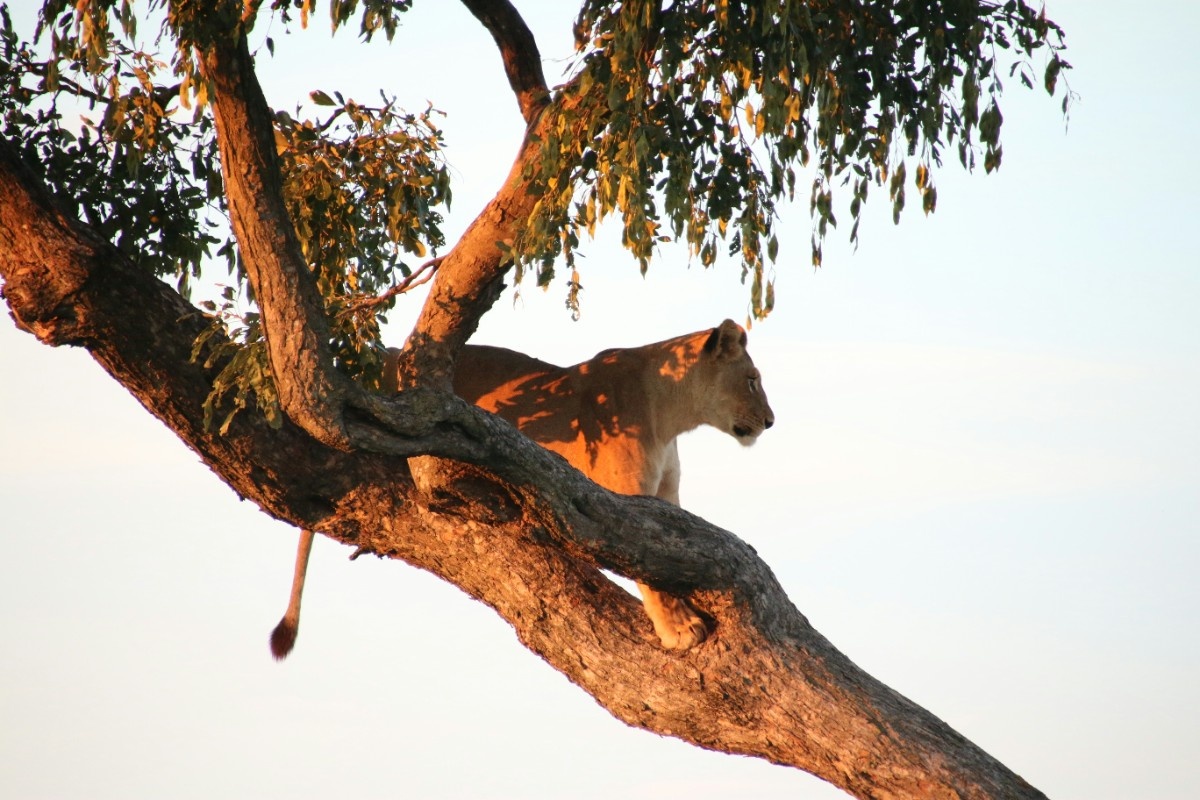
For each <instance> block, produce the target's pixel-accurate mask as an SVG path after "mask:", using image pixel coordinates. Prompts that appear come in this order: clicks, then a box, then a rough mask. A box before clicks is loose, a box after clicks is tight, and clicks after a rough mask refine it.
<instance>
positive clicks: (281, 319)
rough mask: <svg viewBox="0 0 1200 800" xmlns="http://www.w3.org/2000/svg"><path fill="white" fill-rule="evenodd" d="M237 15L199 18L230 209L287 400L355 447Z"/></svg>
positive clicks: (302, 421) (333, 441)
mask: <svg viewBox="0 0 1200 800" xmlns="http://www.w3.org/2000/svg"><path fill="white" fill-rule="evenodd" d="M202 13H203V12H202ZM236 19H237V18H236V17H232V16H231V15H229V14H224V15H222V14H221V13H220V12H219V11H218V12H212V13H209V14H205V15H204V18H203V21H202V22H200V23H198V24H194V29H195V31H196V33H195V34H194V35H196V36H197V40H198V41H197V44H198V46H199V48H200V51H201V52H200V56H201V59H200V60H201V64H202V69H203V72H204V76H205V77H206V78H207V79H208V80H209V81H210V82H211V85H212V89H213V96H212V108H213V117H214V119H215V121H216V127H217V140H218V143H219V145H220V152H221V171H222V174H223V176H224V179H225V190H226V196H227V198H228V200H229V216H230V219H231V221H232V223H233V230H234V235H235V236H236V237H237V242H238V249H239V253H240V255H241V257H242V260H243V262H244V264H245V266H246V272H247V274H248V276H249V279H250V285H251V286H252V287H253V289H254V297H255V300H256V301H257V303H258V306H259V310H260V311H261V313H262V321H263V332H264V335H265V337H266V340H267V349H268V357H269V360H270V363H271V372H272V375H273V376H274V378H275V383H276V387H277V389H278V392H279V401H280V405H281V407H282V408H283V410H284V412H285V413H286V414H287V415H288V416H289V417H290V418H291V419H292V420H293V421H294V422H296V424H298V425H300V427H302V428H304V429H305V430H307V431H308V432H309V433H311V434H312V435H313V436H315V437H316V438H317V439H319V440H320V441H322V442H325V443H326V444H329V445H331V446H334V447H348V446H349V445H350V437H349V435H348V434H347V433H346V430H345V424H344V421H343V419H342V404H343V400H344V396H345V394H346V392H347V389H348V386H347V382H346V381H345V380H343V379H341V378H340V376H339V375H338V374H337V373H336V372H335V371H334V369H333V358H332V356H331V355H330V352H329V345H328V342H329V326H328V324H327V321H326V319H325V315H324V309H323V306H322V303H321V299H320V295H319V294H318V292H317V288H316V283H315V281H314V279H313V277H312V274H311V272H310V270H309V267H308V264H307V262H306V260H305V259H304V256H303V253H302V250H301V248H300V243H299V240H298V239H297V238H296V233H295V230H294V228H293V227H292V222H291V219H290V218H289V216H288V213H287V209H286V206H285V205H284V202H283V192H282V185H283V183H282V179H281V177H280V173H279V165H278V163H277V161H276V158H275V137H274V124H273V120H272V116H271V110H270V108H269V107H268V106H267V101H266V99H265V97H264V96H263V93H262V89H261V87H260V86H259V84H258V78H257V76H256V75H255V73H254V68H253V61H252V58H251V56H250V52H249V49H248V48H247V46H246V39H245V36H244V34H243V33H241V25H240V24H239V23H237V22H236ZM222 21H225V22H226V24H227V26H228V27H225V26H223V25H222V24H221V23H222Z"/></svg>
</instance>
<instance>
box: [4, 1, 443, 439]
mask: <svg viewBox="0 0 1200 800" xmlns="http://www.w3.org/2000/svg"><path fill="white" fill-rule="evenodd" d="M257 5H258V4H257V3H250V4H247V6H246V7H245V8H246V9H253V10H257ZM410 6H411V2H410V0H365V1H364V2H357V0H333V2H331V4H330V15H331V22H332V25H333V27H334V28H337V27H339V26H341V25H343V24H345V23H346V22H347V21H348V20H349V19H350V18H351V16H352V15H354V14H356V13H358V14H361V29H360V32H361V34H362V36H363V37H364V38H367V39H369V38H371V36H372V35H373V34H374V33H376V32H379V31H382V32H384V33H385V35H386V36H387V37H388V38H391V36H392V35H393V34H394V33H395V30H396V27H397V25H398V22H399V16H400V14H401V13H403V12H404V11H405V10H407V9H408V8H409V7H410ZM313 8H314V2H313V0H276V1H275V2H274V3H272V4H271V10H272V11H273V12H274V13H276V14H277V15H278V16H279V17H280V19H281V20H282V22H283V23H285V27H286V23H288V22H289V21H290V20H291V19H292V18H293V15H295V14H298V15H299V16H300V21H301V23H302V24H307V22H308V17H309V14H310V13H311V12H312V10H313ZM243 10H244V8H243V5H242V4H241V3H224V4H222V3H215V4H214V3H198V2H194V1H193V0H179V2H172V3H163V2H159V0H155V1H154V2H151V3H150V4H149V6H148V8H143V9H139V13H141V14H142V22H143V24H145V23H146V21H147V20H149V21H151V22H152V23H157V24H156V26H155V28H156V31H157V35H156V38H155V39H154V41H153V43H152V45H153V47H148V46H146V45H144V44H142V43H140V42H139V39H138V17H137V16H136V15H135V13H134V8H133V3H132V2H131V1H130V0H79V2H73V3H68V2H66V0H46V2H44V3H43V6H42V10H41V15H40V18H39V24H38V30H37V32H36V34H35V37H34V40H35V41H34V43H29V42H26V41H23V40H22V39H21V38H20V36H19V35H18V33H17V32H16V31H15V30H14V29H13V26H12V23H11V20H10V17H9V14H8V12H7V7H6V5H3V4H0V115H2V116H0V119H2V124H3V132H4V135H5V136H6V137H8V138H9V139H10V140H12V141H14V142H17V143H19V144H20V146H21V147H22V149H23V151H24V153H25V155H26V156H27V157H28V158H29V160H30V161H31V162H33V163H38V164H40V165H42V168H43V173H44V176H45V179H46V181H47V183H48V184H49V185H50V186H51V188H52V189H53V190H55V192H56V194H57V195H58V196H59V197H60V198H64V199H65V200H67V201H69V202H70V203H72V204H73V206H74V208H73V210H74V211H75V212H76V213H77V214H78V215H79V216H80V217H81V218H82V219H84V220H86V221H87V222H88V223H89V224H90V225H91V226H92V227H93V228H94V229H95V230H96V231H97V232H99V233H100V234H101V235H103V236H105V237H106V238H108V239H109V240H110V241H112V242H113V243H114V244H115V245H116V246H117V247H118V248H119V249H121V250H122V252H123V253H124V254H125V255H126V256H127V257H129V259H130V260H131V261H133V262H134V263H136V264H139V265H141V266H144V267H145V268H146V269H147V270H148V271H150V272H152V273H153V274H155V275H157V276H160V277H163V278H171V279H173V280H174V281H175V282H176V283H177V285H178V286H179V288H180V290H181V291H183V292H184V293H185V294H187V293H188V290H189V288H190V284H191V283H192V282H193V281H194V280H195V279H196V278H198V277H199V276H200V274H201V269H202V268H205V269H210V268H211V267H212V266H213V260H214V258H215V259H218V260H220V259H223V260H224V263H225V267H226V270H227V273H228V275H229V276H230V278H231V279H232V284H233V285H231V286H227V287H225V288H224V289H223V290H222V291H221V292H220V294H219V296H218V297H217V298H216V299H211V300H205V301H203V302H202V303H201V306H202V308H204V309H206V311H207V312H208V313H209V314H210V316H211V318H212V325H211V326H210V328H209V330H208V332H207V333H206V334H205V335H204V336H203V337H202V338H201V340H198V341H197V344H196V348H197V349H196V358H197V359H201V358H202V359H203V360H204V361H205V363H206V364H208V366H210V367H215V368H217V369H218V372H217V377H216V379H215V381H214V386H213V391H212V394H211V395H210V396H209V398H208V402H207V403H206V408H205V411H206V416H207V418H208V419H209V420H210V421H212V422H213V423H214V424H217V422H218V414H220V413H224V414H225V416H224V417H223V418H220V426H221V427H222V429H224V428H226V427H227V426H228V424H229V422H230V420H231V419H232V415H233V414H234V413H236V412H237V410H239V409H241V408H244V407H246V406H247V405H249V404H250V403H252V402H253V403H256V404H257V406H258V408H259V409H260V410H261V411H262V412H263V413H264V414H266V416H267V417H268V419H271V420H275V421H278V419H279V418H278V407H277V400H276V397H275V390H274V386H273V384H272V380H271V377H270V371H269V369H268V368H267V363H266V355H265V349H264V342H263V338H262V330H261V327H260V325H259V320H258V314H257V309H256V307H255V303H254V297H253V293H252V291H251V289H250V286H249V283H248V281H247V277H246V275H245V273H244V271H243V270H242V268H241V265H240V264H239V262H238V259H237V248H236V243H235V242H234V240H233V238H232V235H231V233H230V225H229V220H228V215H227V208H226V205H225V196H224V186H223V181H222V178H221V172H220V156H219V152H218V147H217V142H216V136H215V126H214V124H213V120H212V117H211V111H210V109H209V106H208V99H209V88H208V85H207V83H206V81H205V80H204V79H203V77H202V76H201V75H200V73H199V71H198V68H197V64H196V60H195V48H194V46H193V45H194V44H195V42H196V41H198V40H199V39H200V37H201V36H207V35H211V34H210V32H208V31H207V29H212V28H214V26H215V27H219V25H218V23H220V20H219V19H217V17H219V16H220V14H221V13H225V14H227V15H232V17H231V19H235V20H238V19H239V15H240V14H241V13H242V12H243ZM226 22H228V21H226ZM252 22H253V15H252V14H248V15H247V16H246V17H245V18H244V19H240V21H235V22H234V23H232V24H231V25H229V26H227V27H228V28H229V29H232V30H234V31H238V30H241V29H242V27H241V26H242V25H249V24H252ZM222 24H223V23H222ZM164 42H165V44H164ZM267 44H268V50H269V51H273V47H274V43H273V41H271V40H270V39H268V40H267ZM160 45H161V46H163V48H164V49H165V50H166V55H161V54H159V53H158V52H156V51H155V50H154V47H157V46H160ZM310 100H311V101H312V103H313V104H314V105H315V106H316V107H318V108H319V109H321V111H322V112H323V113H322V115H321V117H320V118H319V119H317V118H313V119H305V118H302V117H301V116H300V111H299V109H297V111H296V112H295V113H294V114H289V113H287V112H284V111H278V112H276V113H275V118H274V121H275V137H276V144H277V150H278V157H279V163H280V168H281V173H282V177H283V192H284V198H285V201H286V203H287V207H288V210H289V213H290V215H291V218H292V222H293V225H294V227H295V230H296V233H297V236H298V238H299V241H300V243H301V245H302V248H303V253H304V257H305V258H306V260H307V261H308V263H309V265H310V267H311V268H312V270H313V272H314V273H315V277H316V279H317V284H318V287H319V289H320V292H321V295H322V297H323V300H324V304H325V308H326V312H327V313H328V315H329V318H330V329H331V342H330V345H331V348H332V350H333V352H334V353H335V358H336V361H337V364H338V366H339V367H340V368H342V369H343V370H345V371H346V372H348V373H350V374H351V375H353V376H355V377H359V378H361V379H363V380H366V381H367V382H374V381H377V380H378V376H379V371H380V366H381V364H380V361H381V359H380V353H379V325H380V323H381V322H382V321H384V317H383V316H382V313H383V312H384V311H386V309H387V308H388V307H389V306H390V305H391V303H392V302H394V298H395V296H396V294H398V291H399V290H400V289H401V288H402V287H404V286H405V285H407V284H405V283H404V280H405V279H406V278H409V276H411V275H412V272H413V268H412V267H411V266H410V265H409V264H408V263H407V262H406V261H405V260H404V258H405V256H412V257H416V258H417V259H425V258H426V256H427V254H428V251H430V250H436V248H438V247H441V246H442V245H444V243H445V239H444V236H443V234H442V232H441V229H440V225H441V223H442V217H441V215H440V213H439V210H438V209H439V208H440V207H441V206H442V205H443V204H445V205H448V204H449V202H450V198H451V193H450V181H449V172H448V169H447V167H446V165H445V162H444V159H443V158H442V149H443V140H442V134H441V131H440V130H439V129H438V127H437V125H436V122H435V121H436V117H437V115H438V112H436V111H435V110H434V109H432V108H427V109H426V110H425V111H424V112H422V113H419V114H411V113H405V112H403V111H401V110H399V109H397V108H396V107H395V104H394V102H393V101H391V100H389V99H388V98H387V97H383V99H382V102H381V103H380V104H379V105H377V106H367V105H363V104H360V103H356V102H355V101H353V100H350V99H347V98H345V97H343V96H342V95H341V94H340V93H338V92H333V93H332V95H330V94H327V93H326V92H323V91H315V92H313V93H312V94H311V95H310ZM389 287H391V288H390V290H389ZM222 409H223V410H222Z"/></svg>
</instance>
